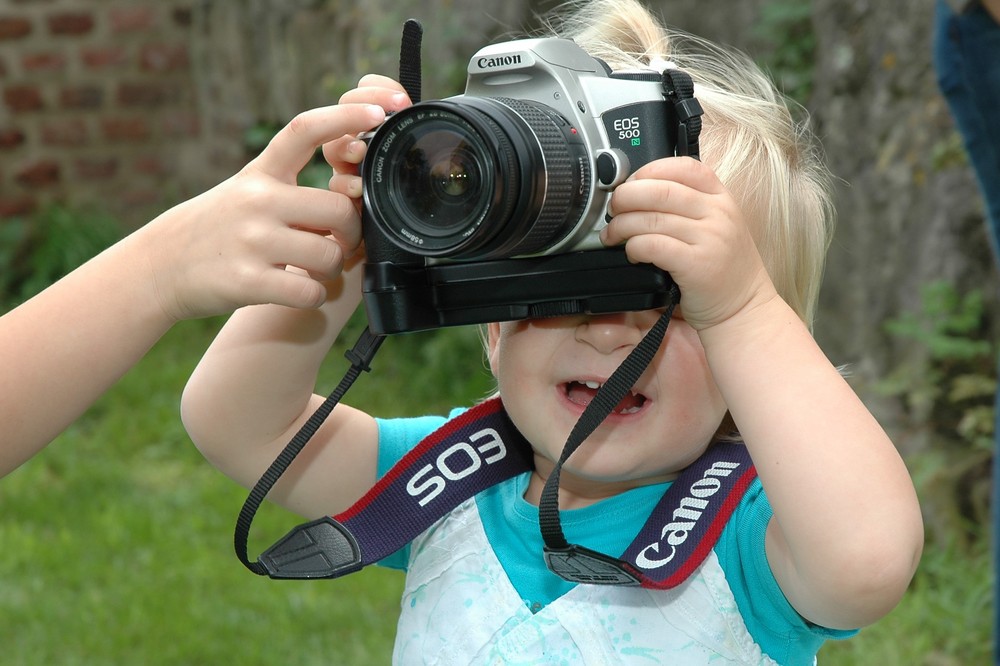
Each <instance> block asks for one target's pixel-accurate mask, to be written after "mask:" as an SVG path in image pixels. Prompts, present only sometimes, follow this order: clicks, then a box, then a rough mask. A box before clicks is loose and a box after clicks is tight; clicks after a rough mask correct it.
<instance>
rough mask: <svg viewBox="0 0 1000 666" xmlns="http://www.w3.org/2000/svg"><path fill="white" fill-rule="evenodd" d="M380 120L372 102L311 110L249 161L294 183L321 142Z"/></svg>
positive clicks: (293, 121) (378, 112) (276, 136)
mask: <svg viewBox="0 0 1000 666" xmlns="http://www.w3.org/2000/svg"><path fill="white" fill-rule="evenodd" d="M383 120H385V112H384V111H383V110H382V108H381V107H379V106H376V105H373V104H344V105H340V106H327V107H322V108H318V109H311V110H309V111H305V112H303V113H300V114H299V115H297V116H296V117H295V118H293V119H292V121H291V122H290V123H288V124H287V125H285V126H284V127H283V128H281V129H280V130H279V131H278V133H277V134H276V135H275V136H274V138H273V139H271V142H270V143H269V144H268V145H267V147H266V148H265V149H264V151H263V152H262V153H261V154H260V155H258V156H257V158H256V159H254V161H253V162H251V164H252V165H253V166H254V167H255V168H257V169H258V170H260V171H262V172H263V173H266V174H268V175H270V176H273V177H275V178H278V179H280V180H283V181H285V182H288V183H294V182H295V178H296V176H297V175H298V173H299V171H301V170H302V167H304V166H305V165H306V164H307V163H308V162H309V160H311V159H312V157H313V155H314V154H315V153H316V149H317V148H319V147H320V146H322V145H323V144H324V143H327V142H328V141H333V140H334V139H339V138H340V137H342V136H344V135H345V134H357V133H359V132H363V131H365V130H369V129H371V128H373V127H375V126H376V125H378V124H379V123H381V122H382V121H383Z"/></svg>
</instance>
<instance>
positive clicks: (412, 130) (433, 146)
mask: <svg viewBox="0 0 1000 666" xmlns="http://www.w3.org/2000/svg"><path fill="white" fill-rule="evenodd" d="M668 80H669V75H668V74H661V73H659V72H654V71H645V70H643V71H634V72H612V71H611V69H610V68H609V67H608V66H607V65H606V64H605V63H604V62H602V61H601V60H599V59H597V58H594V57H592V56H590V55H589V54H587V53H586V52H585V51H584V50H583V49H581V48H580V47H579V46H578V45H577V44H575V43H574V42H573V41H571V40H567V39H561V38H542V39H524V40H516V41H509V42H503V43H498V44H494V45H491V46H487V47H485V48H483V49H481V50H480V51H479V52H477V53H476V54H475V56H473V57H472V59H471V60H470V61H469V66H468V81H467V85H466V89H465V93H464V94H462V95H457V96H455V97H450V98H447V99H441V100H433V101H426V102H418V103H416V104H414V105H413V106H411V107H409V108H407V109H404V110H402V111H400V112H398V113H395V114H393V115H391V116H390V117H389V118H387V119H386V121H385V122H384V123H383V124H382V125H381V126H380V127H379V128H378V129H377V130H376V131H375V132H374V133H372V134H371V135H370V137H369V138H368V141H369V145H368V152H367V155H366V157H365V160H364V162H363V164H362V167H361V173H362V181H363V183H364V190H363V209H362V225H363V235H364V240H365V247H366V251H367V263H366V265H365V276H364V288H363V292H364V302H365V307H366V310H367V313H368V319H369V326H370V328H371V329H372V330H373V331H374V332H376V333H381V334H385V333H400V332H408V331H416V330H423V329H429V328H438V327H443V326H452V325H461V324H475V323H485V322H490V321H508V320H514V319H524V318H534V317H546V316H557V315H567V314H581V313H589V314H598V313H605V312H619V311H625V310H644V309H652V308H657V307H662V306H664V305H665V304H666V301H667V293H668V291H669V289H670V287H671V286H672V280H671V279H670V276H669V275H668V274H666V273H665V272H663V271H661V270H659V269H657V268H656V267H654V266H651V265H643V264H631V263H630V262H629V261H628V260H627V258H626V257H625V254H624V250H623V249H622V248H605V247H604V246H603V245H602V244H601V242H600V240H599V238H598V234H599V233H600V231H601V229H602V228H603V227H604V226H605V225H606V224H607V221H606V209H607V204H608V201H609V198H610V196H611V192H612V191H613V190H614V188H615V187H616V186H617V185H618V184H620V183H621V182H623V181H624V180H625V179H626V178H627V177H628V176H629V175H630V174H631V173H633V172H634V171H635V170H636V169H638V168H639V167H640V166H642V165H644V164H646V163H648V162H650V161H653V160H656V159H659V158H661V157H667V156H671V155H677V154H691V148H692V144H693V145H694V146H696V145H697V131H692V128H693V127H694V126H695V124H697V128H698V129H700V115H701V108H700V106H698V104H697V100H695V99H694V98H693V97H692V96H691V94H690V91H689V92H688V94H687V95H680V96H678V95H677V94H676V91H675V90H673V87H672V83H668ZM688 80H689V79H688ZM692 121H697V123H695V122H692ZM694 156H697V155H696V151H695V152H694Z"/></svg>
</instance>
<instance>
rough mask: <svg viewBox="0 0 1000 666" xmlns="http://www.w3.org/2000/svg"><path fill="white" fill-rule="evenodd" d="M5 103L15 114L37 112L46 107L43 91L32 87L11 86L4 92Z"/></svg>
mask: <svg viewBox="0 0 1000 666" xmlns="http://www.w3.org/2000/svg"><path fill="white" fill-rule="evenodd" d="M3 101H4V103H5V104H6V105H7V107H8V108H9V109H10V110H11V111H13V112H15V113H20V112H23V111H37V110H39V109H41V108H43V107H44V106H45V102H44V101H43V99H42V91H41V90H39V89H38V87H37V86H32V85H21V86H9V87H8V88H6V89H4V91H3Z"/></svg>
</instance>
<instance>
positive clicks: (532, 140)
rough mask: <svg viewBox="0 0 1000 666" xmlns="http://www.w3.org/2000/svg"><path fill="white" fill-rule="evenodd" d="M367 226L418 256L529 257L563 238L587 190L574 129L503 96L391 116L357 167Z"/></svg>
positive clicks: (541, 109)
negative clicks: (362, 161) (374, 226)
mask: <svg viewBox="0 0 1000 666" xmlns="http://www.w3.org/2000/svg"><path fill="white" fill-rule="evenodd" d="M362 171H363V173H362V175H363V182H364V205H365V208H366V213H367V214H366V224H375V225H377V227H378V228H379V230H380V231H381V233H382V234H383V235H384V236H385V237H386V238H387V239H388V240H390V241H391V242H392V243H394V244H396V245H397V246H399V247H400V248H402V249H404V250H406V251H407V252H409V253H412V254H416V255H422V256H426V257H448V258H454V259H492V258H502V257H511V256H518V255H527V254H536V253H540V252H543V251H544V250H545V249H547V248H549V247H551V246H553V245H554V244H556V243H558V242H559V241H560V240H562V239H564V238H565V237H566V236H567V235H569V234H570V233H571V232H572V231H573V230H574V229H575V228H576V227H577V225H578V223H579V222H580V218H581V216H582V214H583V211H584V210H585V208H586V204H587V201H588V197H589V192H590V161H589V157H588V153H587V150H586V146H585V145H584V142H583V140H582V138H581V137H580V136H579V134H578V133H577V132H576V130H575V129H574V128H573V127H571V126H570V124H569V123H568V122H567V121H566V120H565V119H564V118H563V117H562V116H560V115H559V114H558V113H556V112H555V111H554V110H552V109H551V108H549V107H547V106H545V105H542V104H537V103H534V102H529V101H525V100H515V99H509V98H484V97H466V96H462V97H456V98H452V99H450V100H440V101H433V102H423V103H420V104H416V105H414V106H412V107H410V108H408V109H405V110H403V111H401V112H399V113H397V114H395V115H393V116H391V117H390V118H389V119H388V120H387V121H386V122H385V123H384V124H383V125H382V127H380V128H379V130H378V131H377V132H376V133H375V135H374V136H373V137H372V140H371V143H370V145H369V147H368V154H367V157H366V158H365V162H364V166H363V169H362Z"/></svg>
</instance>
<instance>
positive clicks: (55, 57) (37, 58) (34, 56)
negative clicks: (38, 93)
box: [21, 51, 66, 73]
mask: <svg viewBox="0 0 1000 666" xmlns="http://www.w3.org/2000/svg"><path fill="white" fill-rule="evenodd" d="M21 66H22V67H23V68H24V71H25V72H29V73H37V72H60V71H62V70H64V69H65V68H66V56H64V55H63V54H62V53H56V52H52V51H50V52H48V53H29V54H27V55H24V56H22V57H21Z"/></svg>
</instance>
